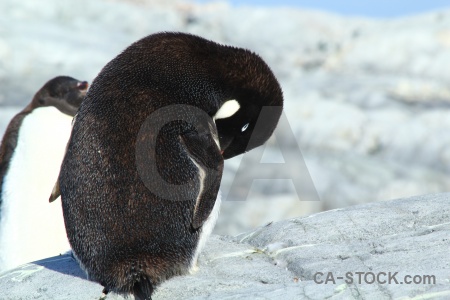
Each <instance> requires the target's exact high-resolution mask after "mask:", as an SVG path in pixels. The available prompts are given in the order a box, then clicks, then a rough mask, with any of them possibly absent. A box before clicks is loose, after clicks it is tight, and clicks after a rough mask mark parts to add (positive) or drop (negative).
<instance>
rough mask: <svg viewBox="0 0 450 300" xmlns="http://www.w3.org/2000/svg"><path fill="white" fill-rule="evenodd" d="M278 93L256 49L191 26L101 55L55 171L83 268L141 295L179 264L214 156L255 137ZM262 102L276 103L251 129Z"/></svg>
mask: <svg viewBox="0 0 450 300" xmlns="http://www.w3.org/2000/svg"><path fill="white" fill-rule="evenodd" d="M282 105H283V96H282V91H281V88H280V85H279V84H278V82H277V80H276V78H275V76H274V75H273V73H272V71H271V70H270V68H269V67H268V66H267V64H266V63H265V62H264V61H263V60H262V59H261V58H260V57H259V56H258V55H256V54H254V53H252V52H250V51H248V50H244V49H241V48H235V47H230V46H224V45H219V44H217V43H214V42H211V41H208V40H206V39H203V38H201V37H197V36H194V35H189V34H183V33H159V34H154V35H150V36H148V37H146V38H143V39H142V40H139V41H137V42H136V43H134V44H132V45H131V46H129V47H128V48H127V49H126V50H125V51H123V52H122V53H121V54H120V55H118V56H117V57H116V58H114V59H113V60H112V61H111V62H109V63H108V64H107V65H106V66H105V67H104V68H103V70H102V71H101V72H100V73H99V75H98V76H97V78H95V80H94V81H93V83H92V86H91V88H90V89H89V92H88V93H87V95H86V99H85V101H84V102H83V104H82V106H81V108H80V110H79V113H78V114H77V117H76V121H75V123H74V127H73V131H72V136H71V138H70V141H69V144H68V148H67V152H66V156H65V158H64V161H63V164H62V167H61V173H60V176H59V191H60V193H61V198H62V204H63V212H64V219H65V224H66V230H67V234H68V238H69V241H70V244H71V246H72V249H73V252H74V254H75V255H76V257H77V258H78V259H79V261H80V263H81V264H82V266H83V268H84V269H85V270H86V272H87V274H88V276H89V277H90V279H92V280H94V281H97V282H99V283H101V284H102V285H103V286H104V287H105V289H104V292H108V291H114V292H117V293H132V294H134V296H135V297H136V299H151V294H152V292H153V290H154V288H155V287H156V286H158V285H159V284H160V283H161V282H163V281H164V280H166V279H169V278H171V277H173V276H176V275H181V274H185V273H187V272H188V271H189V270H190V269H191V268H192V267H193V266H194V264H195V260H196V257H197V255H198V252H199V251H200V250H199V248H200V247H201V245H199V244H201V243H203V241H202V240H204V235H205V234H207V233H209V232H210V230H211V228H212V226H213V225H212V224H211V223H213V220H212V219H213V218H214V216H212V215H216V214H217V208H218V205H217V203H216V197H217V193H218V190H219V185H220V180H221V176H222V170H223V159H224V158H225V159H226V158H230V157H233V156H236V155H238V154H241V153H243V152H244V151H248V150H250V149H252V148H254V147H256V146H259V145H261V144H262V143H264V142H265V141H266V140H267V139H268V138H269V136H270V135H271V134H272V132H273V130H274V129H275V127H276V124H277V122H278V119H279V117H280V114H281V110H282ZM263 106H272V107H275V109H274V110H272V114H271V115H270V116H268V117H267V119H266V120H264V122H263V123H264V125H263V126H262V129H261V130H258V132H256V131H257V130H254V127H255V124H256V121H257V119H258V116H259V113H260V111H261V109H262V107H263ZM183 111H184V112H185V113H184V115H183ZM199 111H201V112H202V113H203V117H202V114H201V113H199ZM204 116H206V117H204ZM164 119H166V121H168V122H167V123H166V122H165V120H164ZM158 122H159V124H160V125H161V124H162V125H161V126H160V127H158V126H156V127H155V126H153V127H152V125H151V124H154V123H158ZM150 123H151V124H150ZM149 124H150V125H149ZM252 135H253V137H252V141H254V142H253V144H249V141H250V136H252ZM217 136H218V137H217ZM152 168H153V169H155V170H157V171H156V172H152V171H149V170H151V169H152ZM147 171H148V172H147ZM161 179H162V180H161ZM172 187H173V189H172ZM55 190H56V191H58V189H55ZM56 196H57V193H56V194H54V195H52V197H53V198H54V197H56ZM213 210H214V211H213ZM206 227H208V228H206Z"/></svg>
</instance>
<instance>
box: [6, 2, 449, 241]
mask: <svg viewBox="0 0 450 300" xmlns="http://www.w3.org/2000/svg"><path fill="white" fill-rule="evenodd" d="M419 2H420V3H419ZM445 2H447V1H395V2H394V1H389V2H388V1H376V2H375V1H370V2H368V1H366V2H361V1H356V0H355V1H333V2H332V1H306V0H304V1H293V0H292V1H268V0H267V1H262V0H261V1H257V0H254V1H250V0H248V1H237V0H233V1H230V2H212V1H200V0H198V1H196V2H193V1H188V0H97V1H88V0H77V1H57V0H41V1H31V0H30V1H15V0H2V1H1V2H0V134H2V133H3V132H4V129H5V127H6V126H7V124H8V122H9V120H10V119H11V117H12V116H13V115H14V114H16V113H17V112H18V111H19V110H20V109H22V108H23V107H24V106H25V105H26V104H27V103H28V102H29V101H31V98H32V96H33V95H34V93H35V92H36V91H37V90H38V89H39V88H40V87H41V86H42V85H43V84H44V83H45V82H46V81H47V80H49V79H51V78H53V77H55V76H57V75H70V76H73V77H75V78H77V79H80V80H87V81H89V82H92V80H93V79H94V78H95V76H96V74H97V73H98V72H99V71H100V70H101V68H102V67H103V66H104V65H105V64H106V63H107V62H108V61H110V60H111V59H112V58H113V57H115V56H116V55H117V54H118V53H119V52H120V51H122V50H123V49H124V48H126V47H127V46H128V45H129V44H131V43H132V42H134V41H136V40H138V39H140V38H142V37H144V36H146V35H148V34H151V33H155V32H159V31H183V32H190V33H193V34H197V35H200V36H203V37H205V38H208V39H212V40H214V41H217V42H220V43H224V44H230V45H235V46H239V47H245V48H248V49H251V50H252V51H254V52H256V53H258V54H260V55H261V56H262V57H263V59H264V60H266V62H267V63H268V64H269V65H270V66H271V68H272V69H273V71H274V73H275V75H276V76H277V78H278V79H279V81H280V83H281V85H282V88H283V90H284V95H285V108H286V109H285V113H286V117H287V120H288V124H289V125H288V126H287V127H286V126H284V127H283V128H279V130H278V134H277V135H276V136H275V137H274V138H272V139H271V140H270V141H269V143H268V146H267V147H266V148H265V152H264V156H263V160H262V161H263V162H265V163H270V162H275V163H280V162H283V155H284V159H285V161H286V162H287V163H286V165H285V166H286V167H285V168H286V169H288V170H289V171H293V172H296V171H297V172H299V173H300V174H302V175H303V178H304V180H303V183H304V185H306V187H305V189H304V190H303V189H302V191H299V193H297V192H296V190H295V188H294V185H293V183H292V180H283V179H275V180H273V179H271V180H269V179H266V180H254V182H253V185H252V186H251V187H248V189H250V192H249V194H248V197H246V199H245V201H242V199H239V197H233V196H230V195H231V194H230V195H229V194H228V191H229V189H230V186H231V185H232V183H233V180H234V179H235V178H238V179H241V178H242V177H236V176H235V175H236V172H237V170H238V168H239V164H240V161H241V157H238V158H235V159H233V160H230V161H227V163H226V169H225V173H224V179H223V185H222V191H223V193H224V196H225V197H224V198H225V201H224V203H223V204H222V210H221V214H220V217H219V220H218V224H217V227H216V229H215V232H216V233H219V234H230V235H234V234H238V233H240V232H243V231H246V230H249V229H251V228H254V227H256V226H260V225H264V224H266V223H267V222H271V221H277V220H280V219H285V218H289V217H295V216H301V215H306V214H311V213H314V212H319V211H323V210H329V209H335V208H340V207H344V206H347V205H353V204H358V203H364V202H370V201H382V200H389V199H394V198H399V197H407V196H412V195H418V194H426V193H437V192H444V191H449V190H450V133H449V132H450V8H449V5H447V6H446V4H445ZM283 143H284V144H283ZM298 147H299V148H300V149H301V153H300V151H299V150H298V149H299V148H298ZM280 148H282V151H280ZM281 153H283V155H281ZM289 153H291V154H292V155H291V156H289V157H291V158H290V160H288V159H287V157H286V154H289ZM292 157H295V158H294V161H292ZM295 159H296V160H295ZM255 164H258V161H255ZM305 164H306V166H307V168H306V167H305ZM262 165H264V168H266V170H267V172H268V173H267V174H266V173H264V174H261V172H259V170H261V166H262ZM255 170H258V172H257V174H255ZM245 171H246V172H245V174H241V173H240V174H239V175H240V176H249V177H250V178H255V177H258V176H259V177H258V178H261V177H262V178H274V177H275V178H276V176H277V174H269V173H270V164H261V165H258V168H256V167H255V169H252V168H247V169H246V170H245ZM252 171H253V173H252ZM240 172H241V171H240ZM311 179H312V181H310V180H311ZM234 184H236V183H234ZM25 185H26V184H25ZM311 185H312V186H311ZM244 187H245V186H244ZM236 200H241V201H236ZM43 201H47V199H43Z"/></svg>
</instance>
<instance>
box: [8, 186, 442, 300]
mask: <svg viewBox="0 0 450 300" xmlns="http://www.w3.org/2000/svg"><path fill="white" fill-rule="evenodd" d="M449 198H450V194H434V195H426V196H417V197H413V198H408V199H399V200H393V201H382V202H374V203H369V204H364V205H358V206H352V207H348V208H344V209H337V210H332V211H327V212H323V213H318V214H315V215H310V216H308V217H304V218H295V219H290V220H285V221H281V222H276V223H271V224H267V225H266V226H263V227H260V228H258V229H256V230H254V231H252V232H248V233H245V234H241V235H239V236H236V237H234V238H231V237H225V236H212V238H211V239H210V240H209V241H208V243H207V245H206V249H205V251H204V252H203V253H202V254H201V256H200V259H199V267H200V269H199V271H198V272H197V273H196V274H194V275H189V276H181V277H176V278H173V279H172V280H169V281H167V282H165V283H164V284H163V285H161V286H160V287H159V289H158V290H157V292H156V293H155V295H154V299H449V298H450V260H449V249H450V201H449ZM317 272H322V273H323V274H324V275H323V276H316V279H317V280H322V281H325V280H326V279H327V277H326V276H327V274H328V272H332V274H333V276H334V280H335V282H334V283H333V282H332V281H329V282H327V283H326V284H325V282H324V283H322V284H318V283H315V281H314V277H315V274H316V273H317ZM347 272H352V273H353V283H349V282H348V283H346V282H345V281H344V280H345V279H348V278H346V277H345V276H346V274H347ZM356 272H372V273H374V274H378V273H379V272H385V273H386V274H387V275H386V276H384V275H383V274H382V275H380V277H379V279H380V280H381V281H386V283H376V282H375V283H373V284H369V283H370V282H372V280H373V275H371V273H367V274H368V275H362V283H361V284H360V283H359V282H358V281H359V278H358V275H357V273H356ZM389 272H391V273H392V274H395V273H396V272H398V273H397V274H396V275H395V276H394V277H393V278H395V280H396V281H397V282H398V284H397V283H396V281H395V280H394V279H392V280H391V282H390V283H388V282H387V281H388V273H389ZM407 275H410V276H412V277H411V278H409V277H408V278H405V276H407ZM416 275H419V276H421V277H420V279H421V280H427V281H428V280H432V281H433V280H434V279H433V278H435V281H433V282H431V283H429V282H426V283H421V284H406V282H407V281H408V282H409V280H412V278H414V276H416ZM423 275H429V276H434V277H427V278H424V277H423ZM338 276H343V277H344V279H338V278H337V277H338ZM364 278H365V279H367V282H369V283H365V282H364ZM328 279H329V280H331V277H329V278H328ZM405 279H406V280H405ZM418 279H419V277H416V280H418ZM401 282H404V283H403V284H402V283H401ZM0 290H1V291H2V293H1V295H0V299H5V300H6V299H10V300H12V299H14V300H16V299H98V298H99V297H100V295H101V290H102V288H101V286H100V285H98V284H96V283H93V282H90V281H87V280H86V279H85V276H84V273H83V272H82V271H81V269H80V268H79V267H78V265H77V263H76V262H75V261H74V260H73V259H72V258H71V256H70V255H67V254H66V255H62V256H59V257H52V258H49V259H46V260H42V261H38V262H34V263H31V264H28V265H24V266H22V267H19V268H17V269H14V270H11V271H8V272H5V273H2V274H0ZM5 291H7V292H5ZM107 299H123V298H122V297H121V296H118V295H110V296H108V297H107Z"/></svg>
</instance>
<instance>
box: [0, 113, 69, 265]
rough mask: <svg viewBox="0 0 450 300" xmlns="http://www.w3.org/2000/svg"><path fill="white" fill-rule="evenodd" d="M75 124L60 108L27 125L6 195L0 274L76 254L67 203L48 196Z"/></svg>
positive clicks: (0, 232) (22, 130)
mask: <svg viewBox="0 0 450 300" xmlns="http://www.w3.org/2000/svg"><path fill="white" fill-rule="evenodd" d="M71 122H72V117H70V116H68V115H65V114H63V113H61V112H60V111H58V110H57V109H56V108H54V107H42V108H37V109H35V110H33V111H32V112H31V113H30V114H29V115H28V116H26V117H25V118H24V120H23V123H22V126H21V127H20V129H19V136H18V141H17V146H16V149H15V151H14V153H13V155H12V157H11V161H10V165H9V169H8V172H7V174H6V175H5V179H4V183H3V193H2V195H1V196H2V200H3V203H2V210H1V216H0V271H2V270H6V269H11V268H14V267H16V266H18V265H21V264H24V263H27V262H31V261H34V260H38V259H42V258H46V257H49V256H54V255H58V254H60V253H63V252H66V251H68V250H70V246H69V242H68V240H67V236H66V231H65V227H64V219H63V214H62V208H61V199H60V198H59V199H58V200H57V201H55V202H56V203H49V202H48V196H49V195H50V193H51V192H52V189H53V186H54V184H55V182H56V180H57V178H58V175H59V170H60V167H61V162H62V160H63V157H64V153H65V149H66V145H67V141H68V140H69V137H70V132H71V127H72V126H71Z"/></svg>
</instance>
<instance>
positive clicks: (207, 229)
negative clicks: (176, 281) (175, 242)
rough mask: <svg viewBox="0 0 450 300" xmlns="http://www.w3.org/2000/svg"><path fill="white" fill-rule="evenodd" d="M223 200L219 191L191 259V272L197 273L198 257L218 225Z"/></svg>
mask: <svg viewBox="0 0 450 300" xmlns="http://www.w3.org/2000/svg"><path fill="white" fill-rule="evenodd" d="M221 202H222V196H221V193H220V190H219V192H218V193H217V198H216V202H215V203H214V207H213V209H212V211H211V213H210V215H209V217H208V219H206V221H205V223H204V224H203V226H202V229H201V233H200V237H199V239H198V242H197V247H196V248H195V252H194V256H193V257H192V260H191V265H190V268H189V272H190V273H191V274H193V273H195V272H196V271H197V259H198V256H199V255H200V253H201V252H202V250H203V248H204V247H205V244H206V241H207V240H208V237H209V236H210V235H211V233H212V231H213V229H214V226H215V225H216V222H217V218H218V217H219V212H220V204H221Z"/></svg>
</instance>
